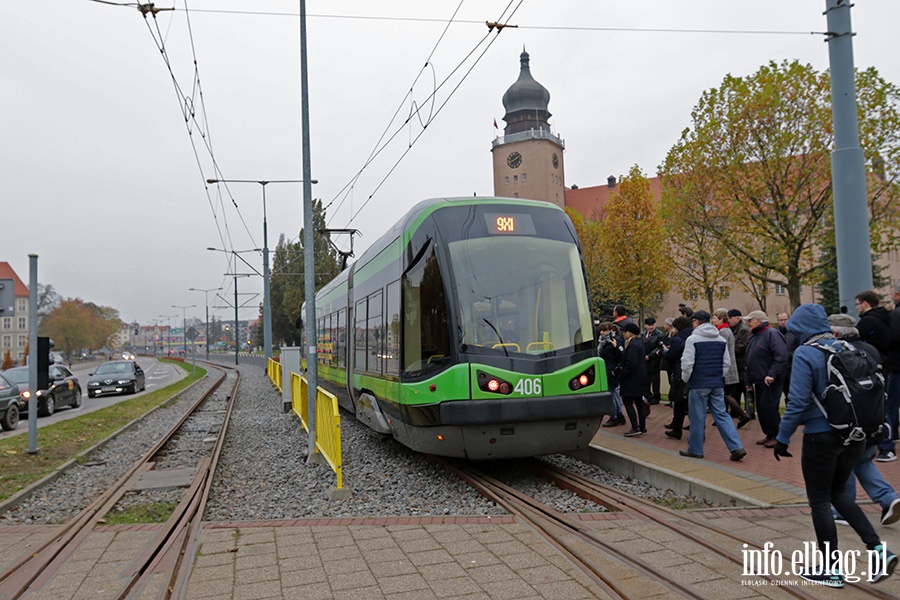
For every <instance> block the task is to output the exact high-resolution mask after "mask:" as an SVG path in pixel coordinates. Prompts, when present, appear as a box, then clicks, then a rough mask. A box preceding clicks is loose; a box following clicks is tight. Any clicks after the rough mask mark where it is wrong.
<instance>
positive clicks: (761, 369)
mask: <svg viewBox="0 0 900 600" xmlns="http://www.w3.org/2000/svg"><path fill="white" fill-rule="evenodd" d="M744 320H745V321H746V322H747V325H748V326H749V327H750V333H751V335H750V341H749V342H748V343H747V359H746V370H745V373H744V385H746V386H747V387H748V388H750V387H752V389H753V397H754V398H755V399H756V414H757V416H758V417H759V427H760V429H762V432H763V433H764V434H765V437H764V438H762V439H761V440H759V441H758V442H756V443H757V444H759V445H762V446H765V447H766V448H774V447H775V436H776V435H778V424H779V423H780V421H781V414H780V413H779V412H778V411H779V408H780V406H781V391H782V389H783V388H784V373H785V370H786V368H787V344H786V343H785V341H784V336H783V335H781V332H780V331H778V330H777V329H775V328H774V327H772V326H771V325H769V317H768V316H767V315H766V313H764V312H763V311H761V310H754V311H752V312H751V313H750V314H748V315H747V316H746V317H744Z"/></svg>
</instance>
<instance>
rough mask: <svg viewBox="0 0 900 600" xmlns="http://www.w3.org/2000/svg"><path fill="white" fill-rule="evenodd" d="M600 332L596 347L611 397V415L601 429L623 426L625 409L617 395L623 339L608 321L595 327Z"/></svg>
mask: <svg viewBox="0 0 900 600" xmlns="http://www.w3.org/2000/svg"><path fill="white" fill-rule="evenodd" d="M597 329H598V331H599V332H600V338H599V341H598V347H599V351H600V358H602V359H603V363H604V365H605V366H606V380H607V382H608V384H609V389H610V391H611V392H612V397H613V406H614V408H613V414H611V415H609V418H608V419H607V420H606V422H605V423H603V427H615V426H617V425H624V424H625V412H624V411H625V408H624V407H623V406H622V396H621V395H620V394H619V375H618V373H619V370H618V367H619V363H621V362H622V359H623V358H624V357H625V339H624V338H623V337H622V336H621V335H620V334H619V328H618V327H616V326H615V325H613V324H612V323H610V322H608V321H604V322H603V323H600V325H598V327H597Z"/></svg>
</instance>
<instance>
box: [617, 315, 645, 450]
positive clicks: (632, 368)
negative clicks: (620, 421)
mask: <svg viewBox="0 0 900 600" xmlns="http://www.w3.org/2000/svg"><path fill="white" fill-rule="evenodd" d="M622 335H623V336H624V337H625V357H624V359H623V360H622V362H621V364H620V365H619V368H620V373H619V389H620V390H621V393H622V404H624V405H625V412H627V413H628V420H629V421H630V422H631V430H630V431H626V432H625V436H626V437H632V436H636V435H643V434H645V433H647V410H646V407H645V406H644V395H645V394H646V392H647V363H646V361H645V360H644V344H643V343H642V342H641V330H640V329H639V328H638V326H637V324H636V323H628V324H627V325H625V327H624V329H623V331H622Z"/></svg>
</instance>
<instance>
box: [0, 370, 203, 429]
mask: <svg viewBox="0 0 900 600" xmlns="http://www.w3.org/2000/svg"><path fill="white" fill-rule="evenodd" d="M101 362H102V361H94V362H88V363H74V364H73V365H72V372H73V373H74V374H75V376H76V377H77V378H78V383H79V384H80V385H81V393H82V395H81V407H80V408H57V409H56V412H55V413H54V414H53V415H52V416H49V417H38V419H37V426H38V430H40V428H41V427H44V426H45V425H50V424H53V423H58V422H59V421H64V420H66V419H74V418H75V417H79V416H81V415H84V414H87V413H91V412H94V411H95V410H100V409H101V408H106V407H107V406H112V405H113V404H116V403H118V402H122V401H123V400H128V399H130V398H134V397H135V396H141V395H143V394H147V393H150V392H153V391H155V390H158V389H159V388H163V387H166V386H168V385H171V384H173V383H175V382H176V381H178V380H180V379H183V378H184V377H185V372H184V371H182V370H181V369H179V368H177V367H176V366H175V365H173V364H172V363H162V362H159V361H157V360H156V359H155V358H153V357H148V356H139V357H138V358H137V363H138V365H140V367H141V369H143V370H144V377H145V380H146V386H147V389H146V390H144V391H143V392H138V393H137V394H122V395H118V396H99V397H97V398H88V395H87V381H88V377H89V376H90V374H91V373H93V372H94V370H95V369H96V368H97V365H99V364H100V363H101ZM184 366H185V368H187V369H190V368H191V363H190V359H188V360H187V361H185V363H184ZM27 432H28V415H22V417H21V420H20V421H19V426H18V428H16V429H15V430H14V431H3V432H0V439H2V438H6V437H11V436H13V435H23V434H26V433H27Z"/></svg>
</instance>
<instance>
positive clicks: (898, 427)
mask: <svg viewBox="0 0 900 600" xmlns="http://www.w3.org/2000/svg"><path fill="white" fill-rule="evenodd" d="M891 299H892V300H893V301H894V310H892V311H891V313H890V316H891V339H890V344H888V353H887V354H886V355H884V356H883V358H884V369H885V371H886V372H887V400H886V401H885V403H884V424H885V428H884V436H883V438H882V440H881V443H880V444H878V459H876V460H878V461H879V462H890V461H891V459H896V458H897V448H896V445H895V442H896V441H897V440H898V439H900V415H898V413H900V283H895V284H894V285H893V286H891Z"/></svg>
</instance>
